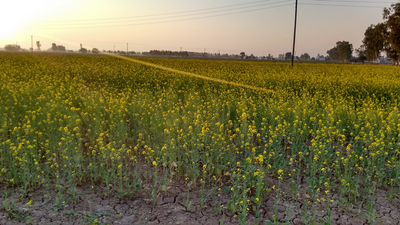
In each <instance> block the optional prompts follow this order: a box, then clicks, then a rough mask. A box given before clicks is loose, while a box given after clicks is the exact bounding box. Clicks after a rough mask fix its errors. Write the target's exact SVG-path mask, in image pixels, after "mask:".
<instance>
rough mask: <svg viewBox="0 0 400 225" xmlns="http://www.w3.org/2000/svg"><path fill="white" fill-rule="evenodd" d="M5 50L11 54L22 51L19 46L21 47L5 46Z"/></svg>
mask: <svg viewBox="0 0 400 225" xmlns="http://www.w3.org/2000/svg"><path fill="white" fill-rule="evenodd" d="M4 49H5V50H6V51H9V52H18V51H19V50H21V46H19V45H12V44H11V45H6V46H4Z"/></svg>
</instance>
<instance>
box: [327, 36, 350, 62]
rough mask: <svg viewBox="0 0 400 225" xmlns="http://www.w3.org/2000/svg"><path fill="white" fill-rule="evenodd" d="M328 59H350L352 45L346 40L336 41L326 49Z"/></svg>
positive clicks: (344, 60) (345, 60)
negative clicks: (334, 44) (330, 47)
mask: <svg viewBox="0 0 400 225" xmlns="http://www.w3.org/2000/svg"><path fill="white" fill-rule="evenodd" d="M326 53H327V54H328V55H329V59H330V60H340V61H343V62H347V61H349V60H350V58H351V55H352V53H353V45H352V44H350V43H349V42H348V41H338V42H336V46H335V47H333V48H332V49H330V50H328V51H326Z"/></svg>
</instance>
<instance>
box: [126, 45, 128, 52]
mask: <svg viewBox="0 0 400 225" xmlns="http://www.w3.org/2000/svg"><path fill="white" fill-rule="evenodd" d="M126 55H128V43H126Z"/></svg>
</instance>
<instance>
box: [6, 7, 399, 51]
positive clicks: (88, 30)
mask: <svg viewBox="0 0 400 225" xmlns="http://www.w3.org/2000/svg"><path fill="white" fill-rule="evenodd" d="M294 2H295V0H269V1H267V0H264V1H261V0H258V1H257V0H201V1H194V0H112V1H111V0H108V1H105V0H80V1H78V0H56V1H55V0H36V1H32V0H26V1H21V0H12V1H10V0H5V1H2V3H0V8H1V13H0V47H4V45H6V44H12V43H16V42H18V44H19V45H21V47H22V48H26V49H28V48H30V46H31V35H33V40H34V46H35V42H36V41H40V42H41V44H42V50H46V49H48V48H50V47H51V44H52V43H56V44H57V45H64V46H65V47H66V48H67V49H71V50H78V49H79V45H80V43H82V44H83V46H84V47H86V48H93V47H96V48H98V49H99V50H103V49H105V50H113V48H114V45H115V49H116V50H126V43H129V50H134V51H141V52H142V51H148V50H151V49H159V50H172V51H179V50H180V49H181V48H182V50H184V51H185V50H186V51H198V52H202V51H204V49H206V51H207V52H212V53H216V52H218V51H220V52H221V54H222V53H230V54H231V53H235V54H239V53H240V52H242V51H244V52H246V54H254V55H259V56H261V55H268V54H269V53H270V54H273V55H274V56H278V54H281V53H285V52H288V51H291V48H292V42H293V26H294ZM395 2H398V0H397V1H394V0H392V1H391V0H367V1H361V0H348V1H347V0H299V6H298V26H297V41H296V55H300V54H302V53H304V52H307V53H309V54H310V55H311V56H315V55H317V54H318V53H320V54H323V55H326V51H327V50H328V49H330V48H332V47H333V46H334V45H335V43H336V42H337V41H341V40H346V41H349V42H350V43H352V44H353V46H354V47H355V48H358V47H359V46H360V45H361V41H362V39H363V37H364V32H365V30H366V28H367V27H368V26H369V25H371V24H377V23H379V22H382V21H383V19H382V10H383V8H384V7H389V6H390V5H391V3H395ZM34 48H35V49H36V46H35V47H34Z"/></svg>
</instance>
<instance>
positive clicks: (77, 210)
mask: <svg viewBox="0 0 400 225" xmlns="http://www.w3.org/2000/svg"><path fill="white" fill-rule="evenodd" d="M269 183H270V184H271V186H272V185H274V184H275V185H278V182H277V181H276V180H275V181H273V180H272V179H270V181H269ZM304 186H305V185H304ZM289 187H290V185H289V184H288V183H285V182H283V183H281V189H280V190H281V193H282V194H281V197H279V198H280V200H279V202H278V203H276V202H277V196H276V194H277V192H276V191H275V190H272V191H271V192H269V193H268V194H267V196H266V197H265V198H264V199H263V203H262V205H261V209H260V211H259V212H260V215H261V217H260V218H257V217H256V216H255V212H254V211H252V209H250V211H249V214H248V215H247V218H246V224H265V220H270V221H273V217H272V216H273V215H274V214H275V211H274V205H275V206H276V212H277V214H276V216H277V219H278V223H279V224H283V223H288V224H307V222H306V221H305V219H307V218H311V217H312V215H313V216H314V217H315V220H316V222H317V224H318V223H320V222H319V220H320V219H327V218H328V214H329V213H330V218H332V219H333V223H332V224H370V223H369V222H368V220H367V215H368V210H367V205H366V204H365V203H359V204H348V205H346V206H345V207H344V206H342V205H339V204H338V200H339V199H338V195H337V194H333V195H330V196H329V199H333V200H335V201H334V202H333V203H332V204H331V210H330V211H329V210H328V209H327V208H326V202H324V201H321V200H320V201H316V200H315V199H314V200H313V199H309V198H310V197H309V196H308V195H307V194H306V193H307V191H306V188H304V187H301V188H300V189H299V191H298V194H296V195H297V196H298V197H299V198H298V199H297V200H294V197H293V196H291V195H290V194H286V193H290V189H289ZM3 190H4V189H3ZM3 194H4V193H3ZM143 194H144V192H143V193H139V195H138V196H134V197H132V198H125V199H120V198H118V196H107V195H106V193H105V192H104V189H103V188H102V187H92V186H82V187H77V195H76V198H75V200H73V199H72V196H71V195H70V194H68V193H65V194H64V195H63V199H66V200H67V202H65V203H63V202H58V203H57V202H56V200H57V199H60V198H57V194H56V192H55V191H45V190H43V189H40V190H35V191H33V192H30V193H29V195H30V196H31V197H29V198H24V199H20V200H17V199H16V198H15V197H12V196H18V193H17V192H14V193H11V195H10V196H8V197H7V198H5V197H4V196H2V197H1V198H0V202H1V203H2V207H1V210H0V224H2V225H16V224H29V223H31V224H54V225H55V224H60V225H61V224H63V225H69V224H71V225H72V224H93V223H96V222H97V224H239V220H238V218H237V215H235V214H232V213H230V212H229V210H228V209H227V208H226V205H227V203H228V202H229V201H230V194H229V193H227V192H226V191H224V190H221V191H216V192H214V193H211V192H210V191H209V192H208V193H206V195H208V197H207V199H206V200H205V202H204V204H203V205H201V198H200V197H199V191H190V190H188V189H187V188H186V184H184V183H174V184H172V185H171V186H170V188H169V189H168V190H167V191H165V192H160V195H159V197H158V198H157V199H156V200H155V201H152V200H150V199H148V198H147V197H145V195H143ZM387 194H388V192H387V191H385V190H382V189H378V190H377V193H376V195H375V196H376V199H375V200H376V202H375V204H374V209H375V212H376V215H375V221H376V222H377V224H397V225H400V207H399V206H400V197H399V196H396V195H395V196H393V197H392V198H391V199H389V198H387ZM188 196H189V198H188ZM325 198H327V197H326V196H325ZM327 199H328V198H327ZM29 200H32V203H31V204H30V205H29V206H28V205H27V203H28V202H29ZM308 201H310V202H311V203H310V204H309V205H308V206H306V204H305V203H304V202H308ZM7 204H8V206H9V207H8V208H5V207H4V206H5V205H7ZM360 211H362V212H364V214H365V215H364V216H362V215H361V214H360ZM307 215H308V216H307Z"/></svg>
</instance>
